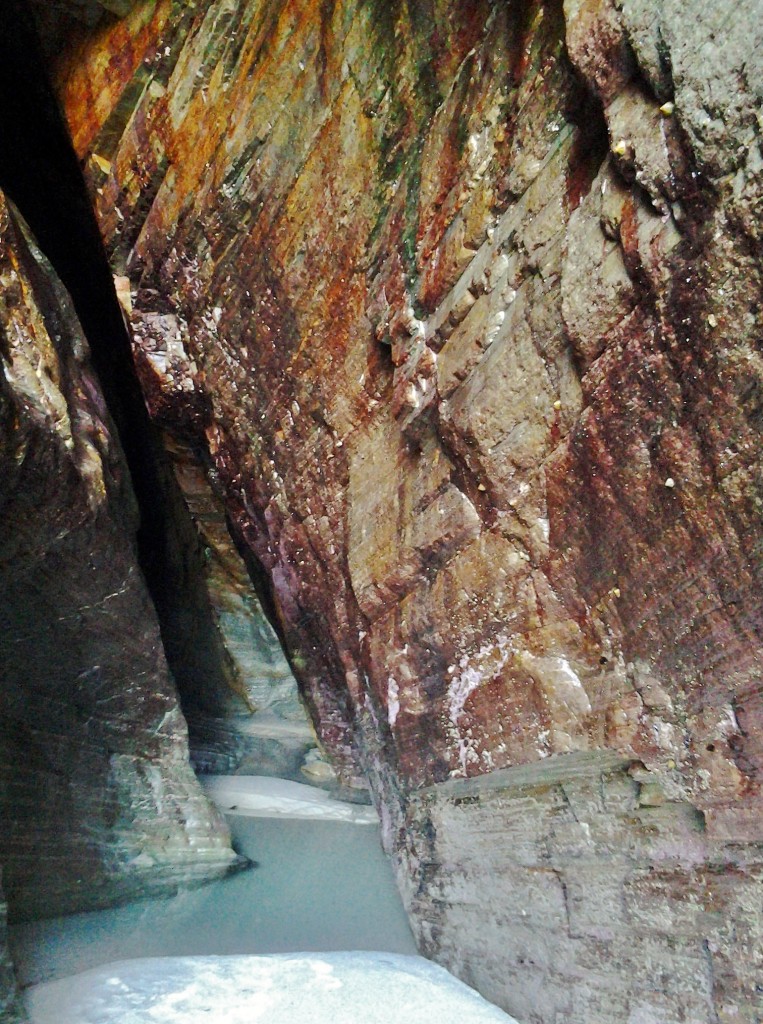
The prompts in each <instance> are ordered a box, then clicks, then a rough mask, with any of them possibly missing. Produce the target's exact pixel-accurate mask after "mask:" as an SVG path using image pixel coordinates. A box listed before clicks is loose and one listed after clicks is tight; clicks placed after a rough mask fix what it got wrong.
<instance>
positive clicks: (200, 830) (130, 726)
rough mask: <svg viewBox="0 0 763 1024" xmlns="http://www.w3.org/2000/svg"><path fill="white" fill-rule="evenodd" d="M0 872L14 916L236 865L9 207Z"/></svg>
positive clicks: (156, 887)
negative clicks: (192, 758) (196, 768)
mask: <svg viewBox="0 0 763 1024" xmlns="http://www.w3.org/2000/svg"><path fill="white" fill-rule="evenodd" d="M0 283H1V284H2V289H1V292H0V346H1V348H0V367H1V369H2V372H1V374H0V439H1V444H0V481H1V483H0V507H2V515H1V516H0V716H1V717H2V723H3V728H2V730H0V779H1V780H2V786H1V788H0V822H1V827H0V863H1V864H2V865H3V885H4V888H5V893H6V896H7V897H8V900H9V904H10V906H11V910H12V912H13V914H14V916H15V917H16V918H19V917H22V916H30V915H31V916H34V915H43V916H44V915H50V914H56V913H63V912H66V911H71V910H78V909H84V908H89V907H95V906H99V905H104V904H108V903H111V902H114V901H118V900H123V899H127V898H131V897H136V896H140V895H143V894H145V893H149V892H162V891H169V890H172V889H174V888H177V886H178V885H181V884H184V883H191V882H194V881H202V880H204V879H206V878H213V877H218V876H219V875H220V874H222V873H224V872H225V871H227V870H228V869H229V868H230V867H231V866H232V864H233V863H234V862H235V860H236V858H235V855H234V854H233V851H232V850H231V849H230V846H229V833H228V830H227V827H226V825H225V823H224V821H223V820H222V819H221V818H220V816H219V815H218V814H217V812H216V811H215V810H214V809H213V808H212V807H211V805H210V804H209V803H208V802H207V801H206V799H205V798H204V797H203V795H202V793H201V791H200V789H199V787H198V784H197V783H196V780H195V778H194V776H193V773H192V771H191V768H190V765H189V762H188V746H187V730H186V727H185V722H184V721H183V719H182V716H181V714H180V711H179V708H178V704H177V697H176V694H175V690H174V686H173V683H172V679H171V677H170V675H169V672H168V669H167V663H166V661H165V657H164V651H163V649H162V644H161V638H160V635H159V628H158V624H157V621H156V615H155V612H154V609H153V606H152V605H151V603H150V600H149V597H148V593H147V590H146V586H145V583H144V581H143V578H142V575H141V573H140V570H139V568H138V564H137V560H136V546H135V529H136V526H137V516H136V508H135V503H134V498H133V496H132V491H131V487H130V481H129V478H128V475H127V470H126V467H125V464H124V458H123V456H122V452H121V449H120V446H119V443H118V441H117V439H116V435H115V430H114V425H113V422H112V420H111V418H110V416H109V414H108V412H107V410H106V407H105V404H104V400H103V396H102V393H101V389H100V387H99V384H98V382H97V380H96V378H95V376H94V373H93V371H92V369H91V367H90V364H89V359H88V349H87V344H86V342H85V339H84V337H83V335H82V332H81V329H80V327H79V324H78V322H77V319H76V317H75V315H74V313H73V310H72V307H71V301H70V299H69V297H68V295H67V293H66V292H65V290H64V289H63V287H62V286H61V284H60V282H59V281H58V279H57V278H56V276H55V274H54V273H53V271H52V268H51V267H50V265H49V264H48V263H47V262H46V261H45V260H44V259H43V257H42V256H41V255H40V253H39V252H38V251H37V250H36V248H35V246H34V243H33V242H32V241H31V239H30V237H29V236H28V235H25V234H24V232H23V231H22V230H21V229H20V228H19V227H18V224H17V222H16V221H15V220H14V218H13V217H12V215H11V214H10V213H9V209H8V206H7V204H6V202H5V200H4V199H3V200H1V205H0Z"/></svg>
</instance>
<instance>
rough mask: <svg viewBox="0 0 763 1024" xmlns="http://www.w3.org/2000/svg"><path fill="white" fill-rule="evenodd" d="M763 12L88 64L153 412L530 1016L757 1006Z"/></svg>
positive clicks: (183, 21)
mask: <svg viewBox="0 0 763 1024" xmlns="http://www.w3.org/2000/svg"><path fill="white" fill-rule="evenodd" d="M758 13H759V12H758V11H757V9H756V5H755V4H754V3H752V2H751V0H743V2H742V3H737V4H735V5H733V6H732V5H731V4H728V3H726V2H719V3H714V4H712V5H707V4H702V3H700V2H698V0H697V2H694V0H690V2H689V3H686V2H683V3H680V4H679V3H678V2H677V0H622V2H615V0H591V2H586V3H578V2H576V0H569V2H568V3H566V4H565V5H564V7H562V6H561V4H560V3H558V2H552V0H548V2H546V3H542V2H539V0H526V2H523V3H502V2H501V3H497V2H496V3H490V2H488V0H474V2H471V3H468V4H455V3H448V2H446V0H421V2H418V3H403V2H402V0H400V2H394V3H382V2H373V0H366V2H362V3H358V2H357V0H335V2H327V3H322V4H320V5H316V4H314V3H310V2H308V0H289V2H286V3H284V2H283V0H261V2H254V0H196V2H190V3H177V2H172V0H156V2H147V0H144V2H138V3H137V4H136V5H135V6H134V7H133V9H132V11H131V12H130V14H129V15H128V16H127V17H126V18H125V19H123V20H121V21H117V20H110V21H104V22H102V23H101V25H100V27H98V28H97V29H96V30H95V31H94V32H92V33H91V34H90V35H87V34H81V35H79V36H78V37H77V39H76V40H75V41H73V42H72V44H71V45H70V46H69V47H68V48H64V49H63V50H62V52H61V53H60V54H59V56H58V61H57V65H56V74H57V78H58V82H59V85H60V93H61V97H62V102H63V104H64V107H65V110H66V113H67V116H68V119H69V123H70V126H71V130H72V134H73V137H74V140H75V144H76V146H77V148H78V151H79V153H80V155H81V157H82V159H83V160H84V161H85V163H86V167H87V172H88V175H89V179H90V182H91V186H92V194H93V197H94V200H95V203H96V207H97V211H98V215H99V219H100V223H101V225H102V230H103V233H104V236H105V238H106V242H107V246H108V249H109V253H110V256H111V260H112V264H113V269H114V271H115V272H116V273H118V274H120V275H122V276H124V277H126V278H127V279H128V281H129V289H130V291H131V305H132V313H131V322H132V328H133V333H134V339H135V347H136V354H137V358H138V364H139V366H140V367H142V375H143V381H144V386H145V389H146V392H147V394H148V395H149V398H150V401H151V402H152V408H153V409H154V412H155V414H156V415H157V417H159V418H160V419H161V422H162V424H163V426H164V427H165V428H166V429H168V430H170V431H171V432H173V433H174V434H175V435H176V436H178V437H182V438H183V439H184V440H185V441H186V443H189V442H190V443H191V448H192V449H193V450H194V451H196V452H197V453H200V464H204V465H205V466H206V467H207V470H208V476H209V479H210V481H211V484H212V486H213V487H214V489H215V490H216V492H217V493H218V494H219V495H220V497H221V500H222V501H223V502H224V505H225V508H226V511H227V515H228V518H229V521H230V523H231V529H232V531H233V534H234V536H235V539H236V542H237V544H238V545H239V546H240V547H241V548H242V549H243V550H245V551H248V552H249V553H250V555H251V556H252V557H253V558H255V559H256V560H257V561H258V562H259V564H260V565H261V566H262V567H263V569H264V571H265V573H266V574H267V576H268V578H269V580H270V584H271V588H272V594H273V600H274V604H275V606H276V609H277V613H278V616H279V618H280V622H281V626H282V629H283V633H284V636H285V639H286V644H287V647H288V649H289V652H290V657H291V662H292V665H293V666H294V668H295V670H296V672H297V674H298V676H299V678H300V682H301V685H302V688H303V692H304V694H305V696H306V699H307V701H308V703H309V706H310V708H311V710H312V713H313V716H314V720H315V722H316V727H317V729H318V732H319V735H320V737H321V740H322V742H323V744H324V745H325V746H326V747H327V749H329V750H330V751H331V753H332V755H333V758H334V762H335V765H336V766H337V768H338V770H339V772H340V774H342V776H343V777H344V778H347V779H350V778H353V777H356V776H358V775H359V774H361V773H362V772H365V773H366V774H367V775H368V777H369V778H370V779H371V783H372V787H373V790H374V794H375V798H376V800H377V802H378V805H379V808H380V812H381V814H382V817H383V821H384V823H385V832H386V837H387V842H388V845H389V848H390V850H391V852H393V853H394V854H395V856H396V857H397V860H398V864H399V868H400V880H401V886H402V888H403V891H404V893H405V894H406V899H407V903H408V906H409V908H410V910H411V913H412V917H413V921H414V927H415V928H416V930H417V934H418V935H419V937H420V941H421V943H422V946H423V948H424V949H426V951H427V952H429V953H431V955H433V956H436V957H439V958H441V959H443V960H444V961H445V962H446V963H448V965H449V966H451V967H453V968H454V969H455V970H457V972H458V973H460V974H461V975H462V976H463V977H465V978H467V979H468V980H472V981H473V982H474V983H475V984H477V985H478V986H479V987H480V988H481V989H482V990H483V991H485V992H486V993H487V994H488V995H490V996H491V997H492V998H494V999H495V1000H496V1001H497V1002H499V1003H500V1004H501V1005H503V1006H505V1007H506V1008H507V1009H508V1010H509V1011H510V1012H512V1013H514V1014H515V1015H516V1016H518V1017H519V1018H520V1019H523V1020H526V1021H539V1022H540V1021H542V1022H544V1024H548V1022H552V1021H554V1022H556V1021H560V1020H562V1019H564V1020H570V1021H577V1020H580V1021H583V1020H585V1021H586V1022H587V1024H592V1022H599V1021H601V1022H604V1021H607V1022H612V1021H623V1022H626V1021H628V1022H629V1024H647V1022H653V1021H660V1022H661V1024H668V1022H670V1024H672V1022H674V1021H675V1022H678V1021H693V1022H699V1021H702V1022H705V1021H707V1022H710V1021H721V1022H723V1024H731V1022H748V1021H756V1020H760V1019H761V1015H762V1014H763V1008H762V1006H761V1002H762V1000H763V993H761V990H760V977H761V964H760V959H759V958H760V950H761V941H760V938H761V932H760V929H761V909H760V908H761V899H760V897H761V884H760V870H761V843H762V842H763V832H761V821H762V820H763V818H761V798H760V767H761V757H762V756H763V747H762V746H761V739H760V735H761V732H760V727H761V718H762V717H763V704H762V703H761V689H760V682H759V680H760V665H761V625H762V624H763V622H762V617H761V601H760V592H761V591H760V584H761V526H760V508H761V506H762V504H763V489H762V488H763V477H762V476H761V455H760V437H759V434H760V425H761V408H762V405H761V394H763V391H762V390H761V370H762V368H763V363H761V352H760V323H761V313H760V302H761V280H760V249H761V236H760V223H761V219H760V212H761V197H762V196H763V178H762V177H761V167H763V160H762V158H761V148H760V142H761V128H760V125H761V95H762V91H763V69H762V68H761V55H762V54H763V46H761V42H762V41H761V39H760V32H761V27H760V19H759V16H758ZM75 43H76V45H75ZM157 358H159V359H160V360H161V362H162V372H161V374H159V375H157V374H156V373H155V372H154V370H152V369H151V367H150V365H149V364H153V365H154V366H155V365H156V362H157Z"/></svg>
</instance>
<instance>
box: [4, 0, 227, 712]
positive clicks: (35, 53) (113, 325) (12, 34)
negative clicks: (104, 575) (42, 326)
mask: <svg viewBox="0 0 763 1024" xmlns="http://www.w3.org/2000/svg"><path fill="white" fill-rule="evenodd" d="M1 18H2V25H1V26H0V27H1V29H2V31H1V32H0V108H1V109H2V114H1V115H0V118H1V119H0V140H1V142H0V187H2V188H3V189H4V190H5V192H6V193H7V195H8V196H9V197H10V198H11V199H12V200H13V202H14V203H15V205H16V207H17V208H18V210H19V211H20V213H21V214H22V216H23V217H24V219H25V220H26V222H27V223H28V225H29V227H30V228H31V230H32V232H33V234H34V235H35V237H36V239H37V241H38V243H39V245H40V248H41V249H42V251H43V252H44V253H45V255H46V256H47V257H48V259H49V260H50V262H51V263H52V265H53V267H54V268H55V270H56V272H57V273H58V275H59V276H60V278H61V280H62V281H63V283H64V284H65V286H66V288H67V289H68V291H69V294H70V295H71V298H72V301H73V304H74V307H75V309H76V312H77V315H78V317H79V320H80V322H81V324H82V327H83V330H84V333H85V336H86V338H87V340H88V343H89V347H90V358H91V362H92V365H93V368H94V370H95V372H96V374H97V377H98V380H99V383H100V386H101V388H102V391H103V395H104V398H105V401H106V405H107V407H108V410H109V413H110V415H111V417H112V419H113V421H114V423H115V425H116V428H117V432H118V435H119V440H120V443H121V446H122V448H123V450H124V454H125V458H126V461H127V465H128V467H129V471H130V476H131V481H132V486H133V490H134V493H135V497H136V499H137V503H138V507H139V512H140V524H139V527H138V530H137V553H138V560H139V564H140V566H141V569H142V571H143V574H144V576H145V578H146V582H147V585H148V588H149V592H150V594H151V597H152V599H153V602H154V605H155V607H156V611H157V615H158V618H159V624H160V628H161V632H162V640H163V645H164V648H165V653H166V656H167V660H168V662H169V665H170V668H171V669H172V672H173V675H174V677H175V682H176V685H177V687H178V690H179V691H180V693H179V696H180V699H181V705H183V704H185V703H186V699H187V694H186V693H185V692H184V691H185V690H186V688H187V685H188V686H190V689H191V691H193V690H194V689H195V688H197V687H198V685H199V678H201V677H203V678H204V680H205V684H206V685H209V686H210V688H218V687H220V686H224V685H225V684H224V677H225V674H226V667H225V651H224V649H223V647H222V644H221V643H220V641H219V638H218V636H217V633H216V630H215V627H214V624H213V623H212V616H211V610H210V607H209V599H208V596H207V594H206V592H205V591H204V588H203V582H202V581H201V578H200V575H199V573H196V572H194V571H193V562H194V560H195V556H196V555H197V554H198V552H196V551H195V550H194V549H195V548H196V547H197V546H198V541H197V538H196V535H195V531H194V529H193V526H192V524H191V522H190V517H189V515H188V512H187V509H186V507H185V505H184V503H183V499H182V497H181V495H180V493H179V490H178V488H177V484H176V482H175V480H174V476H173V474H172V470H171V468H170V465H169V462H168V459H167V456H166V453H165V451H164V449H163V446H162V443H161V440H160V435H159V432H158V431H157V430H156V428H155V427H154V426H153V424H152V423H151V421H150V418H149V415H148V411H147V409H146V405H145V402H144V399H143V395H142V392H141V388H140V384H139V382H138V378H137V374H136V371H135V367H134V363H133V359H132V353H131V345H130V338H129V335H128V331H127V328H126V325H125V322H124V318H123V315H122V311H121V308H120V305H119V302H118V299H117V295H116V291H115V288H114V281H113V278H112V274H111V269H110V267H109V263H108V260H107V257H106V253H105V249H104V246H103V242H102V239H101V234H100V230H99V228H98V224H97V222H96V219H95V215H94V212H93V209H92V205H91V201H90V196H89V194H88V191H87V186H86V184H85V181H84V178H83V175H82V172H81V168H80V166H79V162H78V160H77V157H76V154H75V153H74V150H73V148H72V144H71V140H70V137H69V134H68V130H67V128H66V125H65V122H64V120H63V117H62V115H61V112H60V110H59V107H58V103H57V100H56V97H55V95H54V92H53V89H52V87H51V85H50V83H49V81H48V79H47V77H46V73H45V63H44V60H43V57H42V54H41V51H40V42H39V39H38V36H37V32H36V27H35V23H34V19H33V17H32V15H31V13H30V12H29V10H28V9H27V7H26V4H25V2H24V0H9V2H8V3H7V4H6V5H4V10H3V13H2V16H1ZM189 609H190V611H189ZM199 652H201V653H199ZM197 655H198V657H200V658H201V660H202V661H203V665H201V666H198V665H196V664H195V661H196V660H198V657H197ZM189 680H190V682H189ZM186 684H187V685H186ZM194 696H196V695H195V694H193V693H192V697H194Z"/></svg>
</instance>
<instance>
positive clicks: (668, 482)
mask: <svg viewBox="0 0 763 1024" xmlns="http://www.w3.org/2000/svg"><path fill="white" fill-rule="evenodd" d="M665 486H666V487H675V486H676V482H675V480H674V479H673V477H672V476H669V477H668V479H667V480H666V481H665Z"/></svg>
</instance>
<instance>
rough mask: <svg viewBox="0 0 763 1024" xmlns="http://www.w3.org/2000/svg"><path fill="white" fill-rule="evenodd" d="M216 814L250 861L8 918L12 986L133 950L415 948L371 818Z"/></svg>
mask: <svg viewBox="0 0 763 1024" xmlns="http://www.w3.org/2000/svg"><path fill="white" fill-rule="evenodd" d="M228 822H229V824H230V826H231V830H232V833H233V842H234V846H235V848H236V849H237V850H238V852H239V853H243V854H244V855H246V856H247V857H249V858H251V859H252V860H254V861H256V862H257V864H258V867H256V868H254V869H253V870H250V871H244V872H242V873H240V874H237V875H233V876H231V877H229V878H226V879H223V880H222V881H219V882H214V883H212V884H210V885H207V886H204V887H203V888H201V889H196V890H193V891H189V892H183V893H180V894H178V895H177V896H174V897H169V898H165V899H154V900H146V901H143V902H141V903H135V904H131V905H129V906H125V907H119V908H115V909H112V910H101V911H95V912H92V913H87V914H75V915H72V916H70V917H63V918H53V919H50V920H46V921H36V922H31V923H27V924H22V925H16V926H15V927H13V928H12V929H11V930H10V944H11V951H12V954H13V957H14V960H15V963H16V969H17V973H18V975H19V980H20V982H21V984H22V985H29V984H33V983H36V982H38V981H46V980H48V979H52V978H60V977H64V976H66V975H69V974H73V973H75V972H77V971H82V970H86V969H87V968H90V967H96V966H99V965H100V964H105V963H108V962H110V961H113V960H122V959H127V958H133V957H150V956H189V955H202V954H204V955H207V954H231V953H287V952H296V951H302V952H306V951H329V950H379V951H384V952H393V953H411V954H412V953H415V952H416V947H415V945H414V942H413V936H412V935H411V932H410V929H409V927H408V922H407V919H406V916H405V912H404V911H403V907H402V904H401V901H400V896H399V894H398V891H397V888H396V886H395V882H394V878H393V875H392V868H391V866H390V864H389V862H388V861H387V858H386V857H385V856H384V853H383V852H382V849H381V844H380V840H379V829H378V827H377V826H375V825H359V824H356V823H347V822H338V821H304V820H294V819H276V818H245V817H234V816H231V817H229V818H228Z"/></svg>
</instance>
